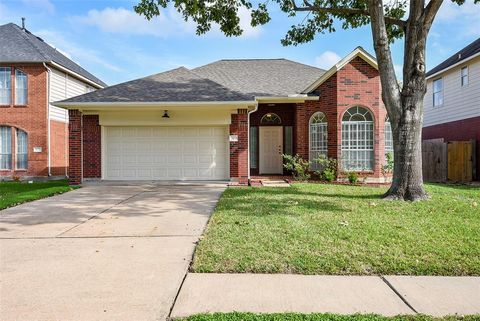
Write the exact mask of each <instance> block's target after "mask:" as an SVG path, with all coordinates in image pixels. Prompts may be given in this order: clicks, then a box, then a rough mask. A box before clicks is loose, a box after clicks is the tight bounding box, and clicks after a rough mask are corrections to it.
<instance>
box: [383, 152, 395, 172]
mask: <svg viewBox="0 0 480 321" xmlns="http://www.w3.org/2000/svg"><path fill="white" fill-rule="evenodd" d="M392 172H393V153H392V152H389V153H386V154H385V164H383V165H382V175H383V176H385V177H386V176H387V174H389V173H392Z"/></svg>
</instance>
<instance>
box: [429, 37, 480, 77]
mask: <svg viewBox="0 0 480 321" xmlns="http://www.w3.org/2000/svg"><path fill="white" fill-rule="evenodd" d="M478 55H480V38H478V39H477V40H475V41H474V42H472V43H471V44H469V45H468V46H466V47H465V48H463V49H462V50H460V51H458V52H456V53H455V54H454V55H452V56H451V57H450V58H448V59H446V60H445V61H443V62H442V63H440V64H439V65H437V66H436V67H434V68H432V69H431V70H430V71H429V72H427V78H431V77H433V76H435V75H436V74H438V73H439V72H441V71H444V70H447V69H450V68H452V67H454V66H456V65H457V64H459V63H461V62H464V61H467V60H470V59H471V58H473V57H476V56H478Z"/></svg>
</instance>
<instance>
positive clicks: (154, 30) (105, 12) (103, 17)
mask: <svg viewBox="0 0 480 321" xmlns="http://www.w3.org/2000/svg"><path fill="white" fill-rule="evenodd" d="M238 15H239V18H240V27H241V28H242V29H243V34H242V37H256V36H258V35H259V34H260V33H261V31H262V28H261V27H255V28H254V27H252V26H251V24H250V22H251V16H250V11H249V10H248V9H246V8H243V7H242V8H240V9H239V11H238ZM71 21H72V22H73V23H74V24H81V25H87V26H95V27H97V28H99V29H100V30H102V31H103V32H107V33H119V34H123V35H146V36H156V37H162V38H166V37H169V36H172V35H182V34H187V35H195V31H196V27H195V23H194V22H192V21H185V20H184V19H183V17H182V16H181V15H180V14H179V13H178V12H177V11H176V10H175V9H174V8H173V7H168V8H167V9H165V10H162V12H161V14H160V15H159V16H158V17H155V18H153V19H152V20H150V21H149V20H147V19H145V17H143V16H140V15H139V14H137V13H135V12H134V11H132V10H128V9H125V8H122V7H119V8H111V7H107V8H104V9H102V10H96V9H94V10H90V11H88V13H87V14H86V15H84V16H74V17H72V18H71ZM211 34H213V35H218V34H220V29H219V27H218V25H215V24H214V25H213V26H212V32H211Z"/></svg>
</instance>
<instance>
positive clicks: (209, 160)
mask: <svg viewBox="0 0 480 321" xmlns="http://www.w3.org/2000/svg"><path fill="white" fill-rule="evenodd" d="M104 134H105V138H104V142H105V162H104V166H105V169H104V178H105V179H109V180H221V179H227V178H228V177H229V173H228V170H229V167H228V162H229V156H228V154H229V151H228V131H227V127H105V132H104Z"/></svg>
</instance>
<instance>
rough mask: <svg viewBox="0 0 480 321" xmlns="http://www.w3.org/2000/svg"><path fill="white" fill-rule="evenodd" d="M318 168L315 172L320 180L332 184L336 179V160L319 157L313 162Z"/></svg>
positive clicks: (323, 156)
mask: <svg viewBox="0 0 480 321" xmlns="http://www.w3.org/2000/svg"><path fill="white" fill-rule="evenodd" d="M314 162H315V163H317V164H318V165H319V167H320V169H319V170H317V171H315V174H317V175H318V176H319V177H320V179H321V180H324V181H327V182H333V181H334V180H335V179H336V178H337V168H338V166H337V160H336V159H335V158H328V157H326V156H325V155H320V156H319V157H318V158H317V159H315V160H314Z"/></svg>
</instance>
